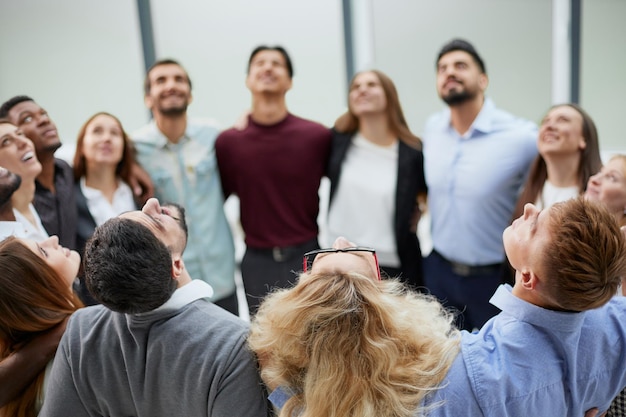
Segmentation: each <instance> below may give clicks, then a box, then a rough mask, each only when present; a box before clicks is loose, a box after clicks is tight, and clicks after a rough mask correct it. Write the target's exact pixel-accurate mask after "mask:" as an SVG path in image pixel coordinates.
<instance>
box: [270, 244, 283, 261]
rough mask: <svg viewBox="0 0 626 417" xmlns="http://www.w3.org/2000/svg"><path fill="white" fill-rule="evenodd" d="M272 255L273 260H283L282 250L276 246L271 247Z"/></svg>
mask: <svg viewBox="0 0 626 417" xmlns="http://www.w3.org/2000/svg"><path fill="white" fill-rule="evenodd" d="M272 256H273V257H274V262H282V261H284V260H285V255H284V254H283V251H282V250H281V248H279V247H277V246H275V247H273V248H272Z"/></svg>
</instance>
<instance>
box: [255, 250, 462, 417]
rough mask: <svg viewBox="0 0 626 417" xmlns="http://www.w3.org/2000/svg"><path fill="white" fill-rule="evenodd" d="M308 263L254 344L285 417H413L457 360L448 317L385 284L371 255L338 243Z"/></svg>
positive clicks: (268, 314)
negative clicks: (282, 401)
mask: <svg viewBox="0 0 626 417" xmlns="http://www.w3.org/2000/svg"><path fill="white" fill-rule="evenodd" d="M306 258H307V259H308V260H309V264H311V265H309V264H306V263H305V265H304V269H305V273H303V274H302V275H301V276H300V278H299V280H298V283H297V284H296V285H295V287H293V288H291V289H288V290H279V291H277V292H275V293H273V294H271V295H269V296H268V297H267V298H266V299H265V300H264V302H263V304H262V305H261V308H260V309H259V311H258V312H257V314H256V316H255V317H254V320H253V322H252V329H251V335H250V338H249V343H250V346H251V348H252V350H253V351H254V352H256V354H257V355H258V357H259V360H260V363H261V376H262V378H263V380H264V381H265V383H266V384H267V386H268V387H269V388H270V389H271V390H275V393H273V394H272V396H273V397H274V398H277V397H278V398H279V399H278V400H276V401H278V405H279V406H282V407H281V410H280V414H279V416H281V417H286V416H290V417H291V416H295V415H298V416H306V417H322V416H324V417H329V416H337V417H339V416H341V417H350V416H354V417H356V416H358V417H366V416H377V417H379V416H413V415H415V413H416V410H419V409H420V404H421V403H422V400H423V399H424V397H425V396H426V395H427V394H428V393H430V392H432V391H433V390H435V389H437V387H438V386H439V384H440V383H441V382H442V380H443V378H444V377H445V375H446V373H447V371H448V368H449V367H450V365H451V363H452V361H453V360H454V358H455V357H456V355H457V353H458V350H459V341H458V337H457V335H458V331H457V330H456V329H455V328H454V326H453V324H452V322H453V317H452V315H451V314H450V313H448V312H446V311H445V310H444V309H443V307H442V306H441V305H440V304H439V303H438V302H437V301H436V300H435V299H434V298H432V297H430V296H426V295H423V294H417V293H413V292H411V291H409V290H407V289H406V286H404V285H403V284H401V283H400V282H398V281H397V280H382V281H381V280H380V278H379V277H380V275H379V273H378V264H377V261H376V258H375V252H374V251H373V250H372V249H369V248H360V247H355V246H354V244H352V243H350V242H348V241H347V240H345V239H343V238H339V239H337V241H336V242H335V244H334V245H333V249H322V250H319V251H314V252H313V253H309V254H307V256H306ZM313 258H314V259H313ZM313 260H314V261H315V262H314V264H313ZM284 390H287V391H288V392H287V393H286V396H287V397H288V398H287V399H286V401H285V403H284V404H281V403H280V396H281V395H282V394H281V393H284V392H283V391H284Z"/></svg>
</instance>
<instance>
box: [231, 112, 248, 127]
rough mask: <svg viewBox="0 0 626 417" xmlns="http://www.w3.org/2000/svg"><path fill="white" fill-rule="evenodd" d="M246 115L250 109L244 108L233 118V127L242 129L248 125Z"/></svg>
mask: <svg viewBox="0 0 626 417" xmlns="http://www.w3.org/2000/svg"><path fill="white" fill-rule="evenodd" d="M248 116H250V110H244V112H243V113H242V114H241V115H240V116H239V117H238V118H237V120H235V124H233V127H234V128H235V129H236V130H244V129H245V128H246V127H248Z"/></svg>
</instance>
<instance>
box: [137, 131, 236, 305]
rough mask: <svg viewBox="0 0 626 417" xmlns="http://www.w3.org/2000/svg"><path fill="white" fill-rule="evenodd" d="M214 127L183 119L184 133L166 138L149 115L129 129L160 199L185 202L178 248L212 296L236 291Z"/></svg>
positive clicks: (182, 203)
mask: <svg viewBox="0 0 626 417" xmlns="http://www.w3.org/2000/svg"><path fill="white" fill-rule="evenodd" d="M218 134H219V130H218V128H217V127H216V126H215V125H214V124H213V123H209V122H204V121H203V122H200V121H188V123H187V129H186V130H185V135H184V136H183V137H182V138H181V140H180V141H179V142H178V143H177V144H174V143H171V142H169V141H168V140H167V138H166V137H165V136H164V135H163V133H161V131H159V129H158V128H157V126H156V123H155V122H154V121H152V122H151V123H149V124H148V125H146V126H144V127H143V128H141V129H140V130H138V131H137V132H135V133H134V134H133V135H132V138H133V140H134V142H135V146H136V148H137V153H138V158H139V161H140V163H141V165H142V166H143V167H144V168H145V169H146V171H148V173H149V174H150V177H151V178H152V181H153V182H154V187H155V196H156V197H157V198H158V199H159V201H160V202H161V203H165V202H174V203H177V204H180V205H181V206H183V207H184V208H185V213H186V219H187V226H188V229H189V240H188V242H187V248H186V249H185V252H184V254H183V260H184V262H185V267H186V268H187V271H189V274H190V275H191V277H192V278H193V279H201V280H202V281H205V282H207V283H208V284H210V285H211V287H212V288H213V292H214V293H213V297H212V300H219V299H221V298H224V297H226V296H229V295H232V294H233V293H234V292H235V279H234V276H235V275H234V274H235V248H234V243H233V237H232V234H231V230H230V226H229V225H228V222H227V220H226V216H225V214H224V196H223V193H222V185H221V182H220V177H219V172H218V170H217V161H216V159H215V149H214V144H215V139H216V138H217V135H218Z"/></svg>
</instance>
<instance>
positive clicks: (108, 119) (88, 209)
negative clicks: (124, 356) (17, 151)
mask: <svg viewBox="0 0 626 417" xmlns="http://www.w3.org/2000/svg"><path fill="white" fill-rule="evenodd" d="M133 161H134V158H133V148H132V145H131V142H130V138H129V137H128V135H127V134H126V132H125V131H124V128H123V127H122V123H121V122H120V121H119V119H117V118H116V117H115V116H113V115H111V114H109V113H105V112H99V113H96V114H94V115H93V116H91V117H90V118H89V119H88V120H87V121H86V122H85V124H84V125H83V126H82V127H81V129H80V131H79V133H78V138H77V140H76V154H75V155H74V179H75V181H76V185H75V190H76V192H75V195H76V204H77V206H78V224H77V228H76V229H77V237H76V244H77V247H78V249H79V251H81V252H82V250H83V249H84V247H85V243H86V241H87V239H89V238H90V237H91V235H92V233H93V231H94V229H95V228H96V226H99V225H101V224H102V223H104V222H105V221H107V220H108V219H110V218H111V217H115V216H117V215H119V214H121V213H123V212H125V211H131V210H136V208H137V206H136V204H135V201H134V197H133V192H132V190H131V188H130V187H129V185H128V178H129V175H130V170H131V166H132V164H133ZM81 283H82V280H81ZM80 294H81V298H82V299H83V301H84V302H85V303H86V304H93V303H94V302H95V301H94V300H93V299H91V298H90V297H89V295H88V293H87V291H86V288H84V285H81V288H80Z"/></svg>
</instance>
